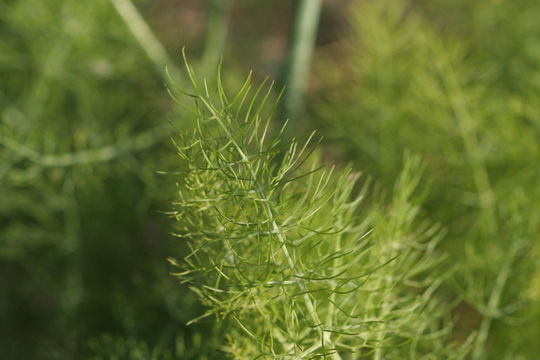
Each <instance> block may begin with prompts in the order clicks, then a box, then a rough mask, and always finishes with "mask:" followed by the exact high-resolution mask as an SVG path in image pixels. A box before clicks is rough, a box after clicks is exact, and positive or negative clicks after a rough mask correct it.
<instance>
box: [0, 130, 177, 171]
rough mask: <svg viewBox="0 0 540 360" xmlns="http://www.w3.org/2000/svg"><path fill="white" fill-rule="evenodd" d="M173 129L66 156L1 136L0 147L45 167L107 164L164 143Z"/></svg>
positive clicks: (148, 133) (156, 131)
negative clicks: (46, 152) (35, 148)
mask: <svg viewBox="0 0 540 360" xmlns="http://www.w3.org/2000/svg"><path fill="white" fill-rule="evenodd" d="M172 129H173V127H172V126H170V125H169V124H166V125H160V126H157V127H155V128H154V129H151V130H149V131H147V132H144V133H142V134H139V135H135V136H133V137H131V138H129V139H127V140H125V141H120V142H118V143H115V144H111V145H106V146H103V147H100V148H96V149H89V150H81V151H76V152H72V153H65V154H41V153H39V152H37V151H35V150H33V149H31V148H28V147H27V146H25V145H23V144H20V143H18V142H17V141H16V140H14V139H12V138H9V137H6V136H0V145H3V146H5V147H6V148H7V149H9V150H11V151H12V152H14V153H15V154H17V155H19V156H21V157H24V158H27V159H28V160H30V161H32V162H34V163H36V164H37V165H39V166H43V167H67V166H74V165H79V164H87V163H95V162H106V161H110V160H113V159H115V158H117V157H119V156H122V155H126V154H129V153H133V152H136V151H141V150H144V149H147V148H149V147H151V146H153V145H154V144H156V143H158V142H160V141H162V140H163V139H165V138H166V137H168V136H169V135H170V134H171V133H172Z"/></svg>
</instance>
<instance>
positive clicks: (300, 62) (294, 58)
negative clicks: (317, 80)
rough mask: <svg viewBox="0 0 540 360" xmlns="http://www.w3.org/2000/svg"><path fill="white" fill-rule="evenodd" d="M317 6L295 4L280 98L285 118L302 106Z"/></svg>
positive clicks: (316, 2)
mask: <svg viewBox="0 0 540 360" xmlns="http://www.w3.org/2000/svg"><path fill="white" fill-rule="evenodd" d="M321 7H322V1H321V0H300V1H299V4H298V9H297V12H296V17H295V20H294V25H293V35H292V43H291V46H290V55H289V59H288V62H287V65H286V66H287V69H286V80H285V84H286V86H287V91H286V92H285V99H284V107H285V108H284V112H285V115H286V117H293V116H296V115H297V114H298V113H299V112H300V111H301V110H302V107H303V97H304V91H305V87H306V81H307V77H308V73H309V68H310V65H311V57H312V55H313V49H314V47H315V40H316V37H317V28H318V24H319V17H320V12H321Z"/></svg>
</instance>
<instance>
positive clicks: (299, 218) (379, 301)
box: [170, 65, 464, 359]
mask: <svg viewBox="0 0 540 360" xmlns="http://www.w3.org/2000/svg"><path fill="white" fill-rule="evenodd" d="M187 72H188V74H189V77H190V78H191V80H192V83H193V93H192V94H188V96H189V97H191V98H192V99H193V101H194V103H195V109H194V113H195V114H196V122H195V125H194V130H193V131H192V132H191V133H190V134H189V135H185V136H183V137H182V138H181V141H180V142H179V143H178V144H177V148H178V152H179V155H180V157H181V159H182V160H183V165H184V168H183V169H182V171H181V172H180V175H179V176H180V178H179V181H178V201H177V202H176V203H175V211H174V212H173V216H174V217H175V218H176V219H177V221H178V231H177V236H179V237H181V238H183V239H187V240H188V242H189V246H190V249H191V253H190V254H189V255H188V256H186V257H185V258H184V259H183V261H178V260H174V259H171V260H170V261H171V262H172V263H173V264H174V265H176V266H179V267H181V268H182V271H180V272H178V273H177V274H176V275H177V276H179V277H180V279H182V281H183V282H187V283H189V284H190V285H191V288H192V289H193V291H195V292H196V293H197V294H198V296H199V298H200V299H201V301H202V302H203V303H204V304H205V305H206V306H207V307H208V310H207V312H206V313H204V314H203V315H202V316H201V317H200V318H202V317H206V316H211V315H215V316H216V317H218V318H219V319H221V320H223V321H224V322H225V323H226V324H227V331H226V333H227V344H226V345H225V347H224V349H225V350H226V351H227V352H228V353H229V354H230V355H231V356H233V357H234V358H237V359H255V358H264V359H269V358H272V359H274V358H276V359H292V358H296V359H298V358H301V359H314V358H327V359H357V358H369V359H403V358H411V359H415V358H418V359H419V358H422V359H440V358H461V357H462V356H463V354H464V353H462V352H459V351H457V350H456V349H452V348H451V346H449V341H448V334H449V332H450V326H449V323H448V322H447V321H446V318H447V311H448V308H447V307H446V306H445V305H444V304H443V303H440V302H438V301H437V300H436V296H435V291H436V289H437V287H438V286H439V284H440V281H441V277H440V276H439V275H436V274H435V272H433V268H434V266H435V264H437V263H438V262H439V261H440V260H441V257H440V255H438V254H437V253H436V252H435V246H436V244H437V242H438V241H439V239H440V236H441V232H440V231H439V228H438V227H437V226H434V225H432V224H430V223H429V222H427V221H425V220H424V219H422V216H421V215H420V207H419V203H418V200H419V198H418V195H417V188H418V183H419V180H420V174H421V167H420V164H419V160H418V158H417V157H414V156H410V157H409V158H408V159H407V161H406V165H405V168H404V170H403V172H402V174H401V175H400V177H399V179H398V180H397V182H396V185H395V189H394V192H393V196H392V197H391V200H390V201H389V202H387V204H386V205H385V202H384V201H381V200H378V201H376V200H373V201H368V200H367V199H366V200H364V198H366V195H369V194H370V192H369V190H368V189H369V187H368V186H367V183H366V182H364V183H363V185H361V186H360V187H361V190H360V191H358V189H357V188H358V184H359V183H358V175H357V174H356V173H353V172H351V171H350V170H348V171H343V170H338V169H336V168H335V167H326V166H324V165H323V163H322V161H321V160H320V156H318V155H317V154H318V152H317V151H316V150H315V149H314V146H313V145H312V143H313V138H314V135H313V134H311V135H309V136H307V137H306V138H305V139H302V140H298V139H293V140H291V141H288V142H286V141H284V140H283V137H282V136H281V135H282V132H283V128H281V129H280V131H278V132H277V134H276V135H273V131H272V126H271V121H270V120H271V111H269V110H268V107H270V108H273V105H268V104H267V103H269V98H270V92H271V91H272V85H269V86H268V85H266V82H263V83H262V84H261V85H260V86H259V87H257V88H255V89H254V88H253V85H252V83H251V77H248V78H247V80H246V81H245V83H244V85H243V86H242V87H241V89H240V90H239V91H238V92H237V93H236V94H235V95H234V96H232V97H231V96H229V95H228V94H226V92H225V91H224V89H223V86H222V84H221V81H220V80H219V75H218V81H217V91H214V92H211V91H210V90H209V86H208V85H207V82H206V81H203V82H202V83H200V82H199V81H198V80H197V79H196V78H195V75H194V74H193V71H192V69H191V68H190V66H189V65H187ZM274 105H275V104H274ZM371 197H372V198H374V199H378V197H377V196H371ZM200 318H197V319H195V320H194V321H197V320H198V319H200Z"/></svg>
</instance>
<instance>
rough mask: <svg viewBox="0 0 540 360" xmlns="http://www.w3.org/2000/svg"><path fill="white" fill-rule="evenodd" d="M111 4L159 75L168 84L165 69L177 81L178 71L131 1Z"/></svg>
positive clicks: (118, 1)
mask: <svg viewBox="0 0 540 360" xmlns="http://www.w3.org/2000/svg"><path fill="white" fill-rule="evenodd" d="M111 3H112V4H113V5H114V7H115V9H116V11H117V12H118V14H119V15H120V17H121V18H122V20H124V22H125V24H126V25H127V27H128V29H129V30H130V31H131V33H132V34H133V36H134V37H135V39H136V40H137V42H138V43H139V45H140V46H141V48H142V49H143V50H144V52H146V55H148V57H149V58H150V60H151V61H152V63H153V64H154V66H155V67H156V70H157V71H158V72H159V74H161V75H162V76H163V78H164V79H165V80H166V81H167V83H169V80H170V79H169V77H168V76H166V75H165V69H166V68H167V69H168V71H169V73H170V74H171V76H172V78H173V79H175V80H178V81H179V80H180V77H179V75H180V70H179V69H178V67H177V66H176V65H175V63H174V62H173V61H172V60H171V58H170V56H169V54H168V53H167V50H165V47H164V46H163V45H162V44H161V42H160V41H159V39H158V38H157V37H156V35H154V33H153V32H152V29H150V26H148V24H147V23H146V21H145V20H144V18H143V17H142V15H141V14H140V13H139V11H138V10H137V8H136V7H135V5H133V3H132V2H131V0H111Z"/></svg>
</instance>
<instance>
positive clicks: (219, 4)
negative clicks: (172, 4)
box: [202, 0, 230, 78]
mask: <svg viewBox="0 0 540 360" xmlns="http://www.w3.org/2000/svg"><path fill="white" fill-rule="evenodd" d="M207 2H208V6H209V7H210V9H209V15H208V25H207V27H206V40H205V44H204V51H203V55H202V68H203V70H204V72H205V73H206V74H208V76H207V77H208V78H210V75H211V74H213V73H214V72H215V71H216V69H217V64H218V62H219V57H220V56H221V54H222V53H223V50H224V48H225V42H226V40H227V33H228V27H229V8H230V1H229V0H208V1H207Z"/></svg>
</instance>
